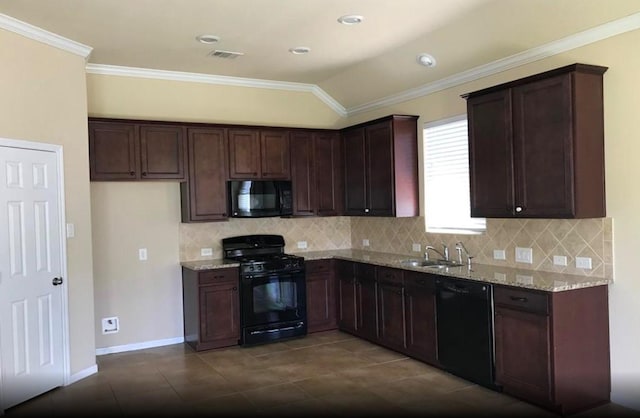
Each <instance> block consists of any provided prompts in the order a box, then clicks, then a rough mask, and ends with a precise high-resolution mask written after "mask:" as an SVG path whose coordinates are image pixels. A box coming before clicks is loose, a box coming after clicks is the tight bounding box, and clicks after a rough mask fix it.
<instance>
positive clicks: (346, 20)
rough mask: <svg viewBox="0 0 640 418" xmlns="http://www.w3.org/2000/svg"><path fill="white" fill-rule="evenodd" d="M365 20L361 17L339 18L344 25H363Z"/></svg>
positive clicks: (346, 16) (348, 16)
mask: <svg viewBox="0 0 640 418" xmlns="http://www.w3.org/2000/svg"><path fill="white" fill-rule="evenodd" d="M363 20H364V17H363V16H360V15H344V16H340V17H339V18H338V22H340V23H342V24H343V25H357V24H358V23H362V21H363Z"/></svg>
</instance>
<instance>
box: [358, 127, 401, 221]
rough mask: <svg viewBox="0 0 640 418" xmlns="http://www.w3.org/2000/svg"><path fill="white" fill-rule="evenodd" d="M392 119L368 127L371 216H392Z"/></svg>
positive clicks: (393, 207)
mask: <svg viewBox="0 0 640 418" xmlns="http://www.w3.org/2000/svg"><path fill="white" fill-rule="evenodd" d="M391 128H392V125H391V122H390V121H384V122H380V123H376V124H374V125H371V126H367V127H366V128H365V139H366V153H365V155H366V162H365V164H366V178H367V187H366V194H367V209H369V210H368V214H369V215H374V216H393V215H394V213H395V197H394V192H395V191H394V187H393V170H394V157H393V134H392V130H391Z"/></svg>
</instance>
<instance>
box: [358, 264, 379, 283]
mask: <svg viewBox="0 0 640 418" xmlns="http://www.w3.org/2000/svg"><path fill="white" fill-rule="evenodd" d="M354 273H355V274H354V275H355V277H356V278H358V279H362V280H371V281H373V280H375V279H376V266H374V265H372V264H364V263H355V270H354Z"/></svg>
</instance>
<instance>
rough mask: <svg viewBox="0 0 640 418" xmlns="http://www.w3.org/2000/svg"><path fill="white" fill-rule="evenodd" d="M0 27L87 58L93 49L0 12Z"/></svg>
mask: <svg viewBox="0 0 640 418" xmlns="http://www.w3.org/2000/svg"><path fill="white" fill-rule="evenodd" d="M0 29H6V30H8V31H10V32H14V33H17V34H18V35H22V36H24V37H26V38H29V39H33V40H34V41H38V42H42V43H43V44H47V45H50V46H53V47H55V48H58V49H62V50H63V51H67V52H71V53H72V54H75V55H80V56H81V57H83V58H84V59H85V60H87V59H89V55H90V54H91V51H92V50H93V48H91V47H90V46H87V45H84V44H81V43H79V42H76V41H72V40H71V39H67V38H65V37H62V36H60V35H56V34H55V33H52V32H48V31H46V30H44V29H40V28H38V27H36V26H33V25H30V24H28V23H25V22H23V21H21V20H18V19H14V18H13V17H11V16H7V15H3V14H0Z"/></svg>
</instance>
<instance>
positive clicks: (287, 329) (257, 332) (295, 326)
mask: <svg viewBox="0 0 640 418" xmlns="http://www.w3.org/2000/svg"><path fill="white" fill-rule="evenodd" d="M303 326H304V322H298V323H297V324H296V325H294V326H291V327H284V328H274V329H264V330H258V331H251V332H250V334H251V335H258V334H269V333H272V332H280V331H290V330H292V329H298V328H302V327H303Z"/></svg>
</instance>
